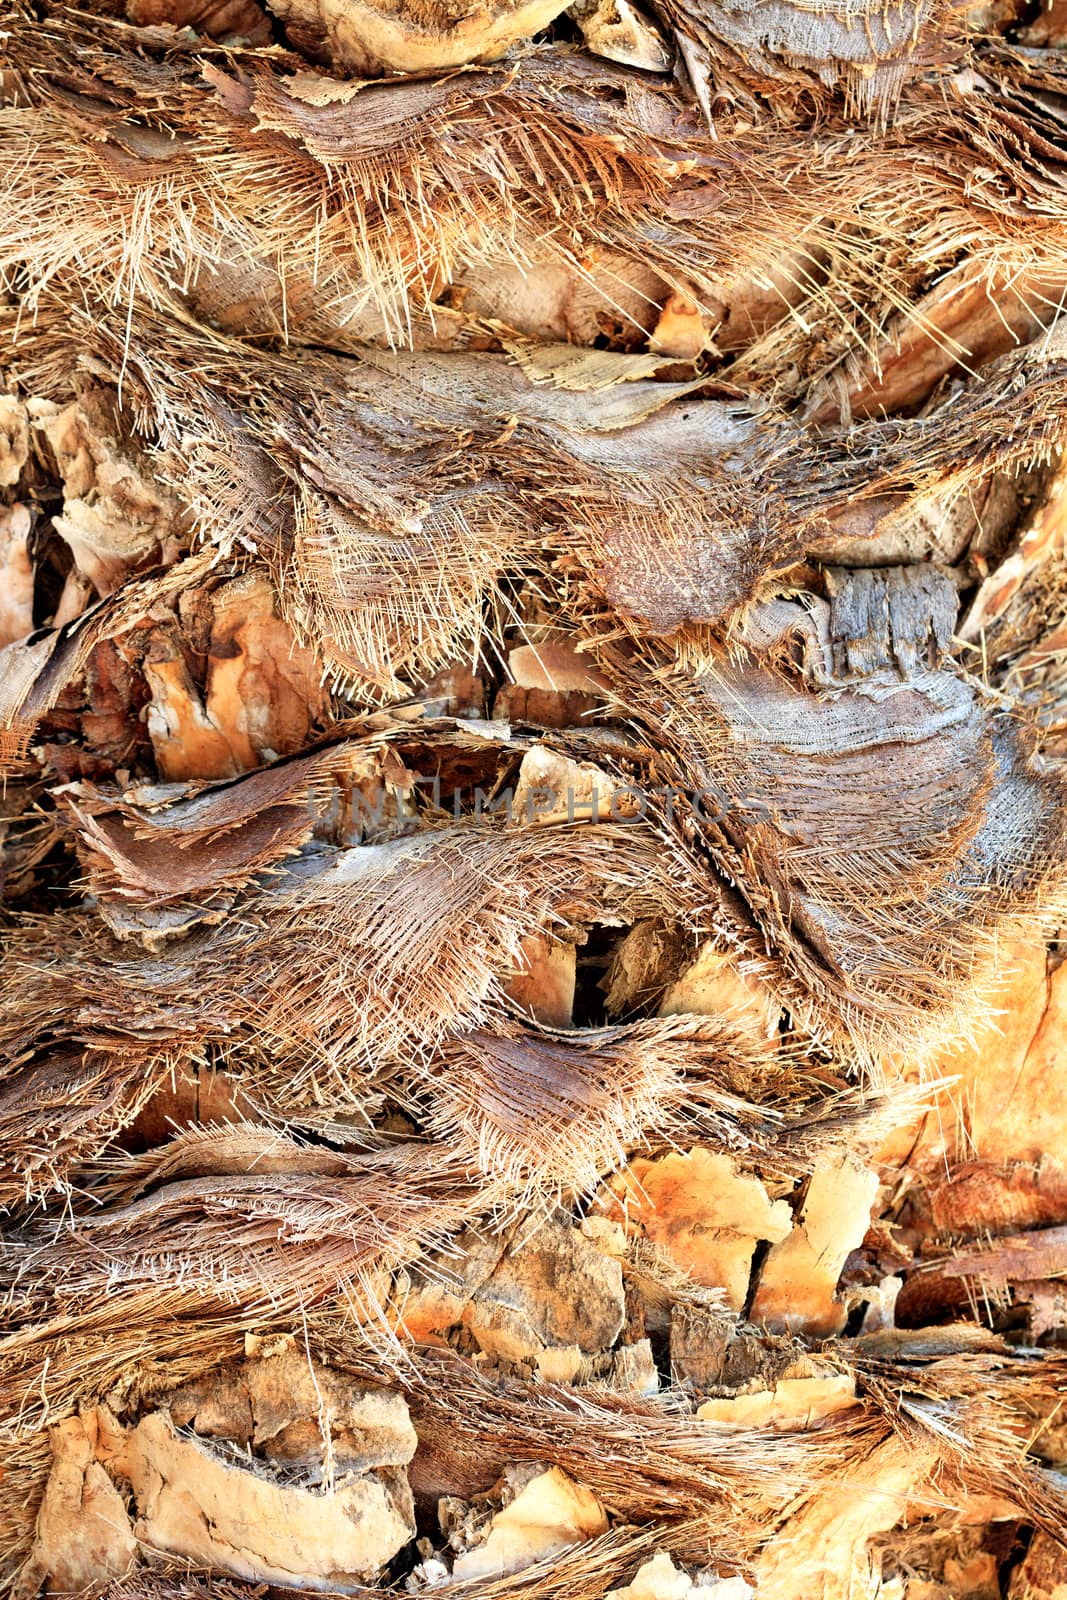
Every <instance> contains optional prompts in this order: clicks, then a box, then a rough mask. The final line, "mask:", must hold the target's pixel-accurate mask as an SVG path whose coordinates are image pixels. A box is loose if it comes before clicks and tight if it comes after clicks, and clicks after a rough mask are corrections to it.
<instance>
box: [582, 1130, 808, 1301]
mask: <svg viewBox="0 0 1067 1600" xmlns="http://www.w3.org/2000/svg"><path fill="white" fill-rule="evenodd" d="M611 1188H612V1192H613V1194H614V1196H615V1206H614V1207H613V1210H616V1211H617V1214H618V1215H620V1216H621V1217H622V1219H623V1222H624V1225H625V1227H626V1229H627V1232H628V1233H631V1234H640V1235H643V1236H644V1237H645V1238H648V1239H650V1240H651V1241H652V1242H653V1243H654V1244H655V1245H656V1246H658V1248H660V1249H661V1250H664V1251H665V1252H666V1253H667V1254H668V1255H669V1256H670V1258H671V1260H672V1261H674V1262H676V1263H677V1265H678V1266H679V1267H680V1268H681V1270H682V1271H683V1272H684V1273H686V1274H687V1275H688V1276H689V1277H690V1278H691V1279H692V1280H693V1282H694V1283H700V1284H704V1285H706V1286H707V1287H708V1288H718V1289H721V1290H722V1291H723V1296H724V1300H725V1303H726V1304H727V1305H728V1306H730V1307H732V1309H733V1310H735V1311H740V1310H741V1309H742V1308H743V1307H744V1304H745V1301H746V1300H747V1298H748V1289H749V1274H750V1270H751V1266H752V1258H753V1255H754V1253H755V1249H756V1245H757V1243H759V1241H761V1240H771V1241H780V1240H782V1239H785V1238H786V1237H787V1235H788V1233H789V1230H790V1228H791V1226H792V1213H791V1212H790V1209H789V1206H788V1205H787V1204H786V1202H785V1201H784V1200H774V1201H772V1200H771V1199H770V1198H769V1197H768V1194H767V1191H766V1189H765V1188H764V1187H763V1184H762V1183H760V1181H759V1179H758V1178H753V1177H748V1176H743V1175H742V1174H740V1173H739V1172H738V1171H737V1169H736V1167H735V1166H734V1164H733V1162H732V1161H731V1160H730V1158H729V1156H725V1155H720V1154H716V1153H713V1152H711V1151H708V1150H705V1149H702V1148H701V1147H700V1146H694V1148H693V1149H692V1150H690V1151H688V1153H687V1154H685V1155H680V1154H672V1155H668V1156H664V1157H662V1159H660V1160H658V1161H651V1160H649V1159H648V1158H646V1157H644V1156H639V1157H637V1158H635V1159H634V1160H633V1161H632V1162H631V1163H630V1165H629V1167H628V1169H627V1171H626V1172H625V1174H623V1175H622V1176H620V1177H619V1178H616V1179H613V1180H612V1184H611Z"/></svg>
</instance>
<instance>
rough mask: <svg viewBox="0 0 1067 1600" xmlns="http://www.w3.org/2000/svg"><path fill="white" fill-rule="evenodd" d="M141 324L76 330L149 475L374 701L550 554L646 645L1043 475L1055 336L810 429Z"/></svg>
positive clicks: (43, 333) (644, 391)
mask: <svg viewBox="0 0 1067 1600" xmlns="http://www.w3.org/2000/svg"><path fill="white" fill-rule="evenodd" d="M53 316H54V313H53ZM43 321H44V319H43V314H42V322H43ZM138 326H139V328H140V329H141V333H140V339H141V341H142V342H141V343H140V344H139V345H137V346H134V345H131V342H130V338H129V337H128V336H127V335H125V334H124V333H123V330H122V329H121V328H119V327H116V328H114V329H113V330H112V329H109V328H108V326H107V324H106V323H98V324H97V325H96V326H94V327H92V328H88V327H87V328H86V329H85V334H86V338H87V340H89V341H91V343H92V344H94V345H96V346H97V347H98V348H99V349H100V350H101V354H102V356H103V358H104V359H105V360H107V361H109V362H111V363H113V367H112V372H113V381H114V382H115V383H116V384H117V383H118V381H119V376H120V374H121V377H122V385H123V389H124V392H125V393H126V395H127V396H128V401H127V403H128V404H130V405H131V406H134V407H135V410H136V412H137V413H139V414H141V415H143V416H145V417H146V419H147V418H150V419H151V424H150V425H151V429H152V432H153V433H154V434H155V436H156V437H157V438H158V439H159V441H160V442H161V443H162V445H163V446H164V451H165V454H164V456H163V457H162V459H161V466H163V468H164V470H165V472H166V476H167V478H168V479H169V480H170V481H171V483H172V484H173V485H174V487H175V490H176V491H177V492H179V493H180V494H181V495H182V496H183V497H184V498H185V499H186V500H187V502H188V503H189V505H190V509H191V511H192V512H193V513H194V515H195V517H196V519H197V521H198V523H199V525H200V527H201V528H202V529H203V530H204V531H205V532H206V531H207V530H208V529H210V531H211V534H212V537H213V538H215V539H218V540H222V541H224V542H225V541H227V540H233V539H240V540H241V541H242V542H248V543H251V544H252V545H253V546H254V547H256V548H258V549H260V550H261V551H262V553H263V554H264V555H265V556H266V557H267V558H268V559H270V560H271V563H272V565H273V566H274V567H275V570H276V571H277V573H278V583H279V592H280V596H281V600H282V604H283V607H284V608H285V609H286V611H287V613H288V615H289V617H290V620H291V621H292V622H293V624H294V625H295V626H296V627H297V628H298V629H299V630H301V631H303V632H306V633H307V635H308V636H309V637H310V639H311V640H312V641H313V642H314V643H315V645H316V647H317V649H318V650H319V651H320V652H321V653H322V654H323V656H324V657H325V659H326V661H327V662H328V663H329V664H330V665H331V666H332V667H334V668H335V669H336V670H337V671H338V672H340V673H341V674H343V675H346V676H351V677H355V678H356V679H357V681H359V680H362V681H363V683H364V686H365V687H367V688H370V689H372V690H378V691H379V692H389V691H391V692H393V693H395V692H397V686H398V677H397V675H398V673H401V672H403V671H405V670H410V669H411V668H412V667H413V666H414V665H415V664H416V663H417V664H419V665H420V666H421V667H422V668H423V670H429V669H432V667H433V666H434V665H436V664H439V663H440V662H441V661H442V660H444V659H447V658H448V657H449V655H450V654H451V653H452V652H454V651H455V650H456V649H457V648H461V647H462V646H463V645H464V644H465V643H468V642H469V641H470V640H471V639H473V638H476V637H477V636H478V635H479V634H480V631H481V628H482V625H483V617H482V612H483V604H484V601H485V598H486V596H487V594H488V593H489V592H491V591H492V589H493V586H494V585H495V584H496V583H497V582H498V581H499V580H500V579H501V578H503V577H504V576H505V575H506V574H507V573H508V572H509V571H510V572H516V571H519V570H522V568H523V567H524V565H526V564H529V563H535V562H536V560H537V558H538V552H539V550H543V548H544V546H545V545H546V543H547V544H548V546H549V548H551V546H552V545H553V544H555V545H556V546H557V547H558V548H561V549H566V550H567V551H568V553H569V554H571V555H572V559H574V560H575V562H576V564H577V566H578V568H579V570H580V571H584V572H588V573H589V574H590V577H591V578H593V579H595V581H596V584H597V587H598V589H599V590H600V591H601V592H602V593H604V595H605V596H606V598H607V599H608V600H609V601H610V602H611V603H612V604H613V605H615V606H617V607H619V608H620V609H621V610H622V611H623V614H624V615H630V616H634V617H635V618H638V619H641V621H642V622H643V624H644V626H645V627H646V628H647V627H651V628H653V629H654V630H655V631H657V632H665V633H666V632H670V631H672V630H674V629H676V628H678V627H680V626H682V625H684V624H687V623H690V622H694V621H698V622H712V621H716V620H718V619H720V618H721V617H723V616H724V614H727V613H728V612H729V611H730V610H731V609H733V608H736V607H737V606H739V605H741V604H743V603H744V602H746V601H747V600H749V599H750V598H751V597H752V595H753V593H754V592H755V591H756V590H757V589H758V588H759V586H760V584H761V583H766V581H767V579H768V578H770V577H771V576H772V575H773V574H774V573H775V572H778V571H781V570H782V569H785V568H788V567H789V566H790V565H792V564H794V563H796V562H797V561H799V560H800V559H801V557H802V556H803V555H804V553H805V551H808V552H812V553H818V551H819V550H820V547H821V545H822V544H823V542H824V541H827V542H829V543H830V544H831V547H832V544H833V541H834V539H835V538H836V536H837V534H838V533H839V532H840V531H843V530H844V529H847V528H848V527H849V526H850V524H849V520H848V519H849V514H850V512H851V511H852V509H853V508H854V506H855V505H856V504H857V503H862V502H863V501H870V502H872V503H873V502H877V501H878V500H884V499H885V498H887V497H892V496H893V495H900V494H904V495H906V494H908V493H909V492H910V493H913V494H930V493H933V492H935V491H944V492H949V491H951V492H952V493H953V494H956V495H960V494H962V493H963V492H964V491H965V490H966V488H967V486H968V485H969V484H972V483H973V484H977V483H979V482H980V481H981V480H982V478H983V477H984V476H986V475H988V474H989V473H990V472H994V471H999V472H1007V471H1010V470H1012V469H1013V468H1014V467H1017V466H1022V465H1023V464H1026V465H1031V464H1033V463H1034V462H1035V461H1041V460H1043V459H1047V458H1048V457H1049V455H1050V454H1051V453H1052V451H1053V450H1054V448H1055V444H1056V440H1057V437H1058V426H1059V417H1060V412H1061V408H1062V403H1063V402H1062V392H1063V383H1064V376H1063V373H1064V367H1063V362H1062V358H1061V356H1060V338H1059V336H1058V335H1057V334H1056V333H1052V334H1050V335H1048V336H1046V337H1044V338H1042V339H1040V340H1038V341H1035V343H1034V344H1032V345H1029V346H1026V347H1025V348H1024V349H1023V350H1021V351H1020V352H1019V353H1017V354H1014V355H1011V356H1005V357H1002V358H1000V359H999V360H998V361H997V362H996V363H994V364H993V365H992V366H991V367H990V368H988V369H987V370H986V371H985V372H983V373H982V374H981V376H980V377H979V378H977V379H975V380H974V381H973V382H972V383H971V384H970V385H969V386H968V388H967V389H966V391H965V393H964V395H963V396H962V397H957V396H954V397H953V400H952V403H945V404H944V405H943V406H941V407H939V408H935V409H934V410H933V411H932V412H931V413H930V414H929V415H927V416H923V417H919V418H916V419H914V420H906V421H896V420H892V421H886V422H875V421H871V422H869V423H866V424H862V425H859V426H858V427H855V428H852V429H848V430H829V431H827V432H826V433H824V434H822V435H820V436H815V437H812V436H809V435H808V434H807V433H806V432H804V431H802V430H799V429H795V428H792V427H791V426H789V425H788V424H787V422H786V421H785V419H776V418H774V417H773V416H766V415H761V414H760V413H758V412H757V413H755V414H746V412H745V410H743V409H740V408H738V407H736V406H732V405H729V404H724V403H722V402H719V401H713V400H702V401H699V402H697V401H693V400H690V399H688V398H685V386H679V387H681V389H682V391H683V392H682V394H681V395H680V394H679V392H678V388H674V390H673V395H672V385H670V384H659V383H655V382H653V381H652V380H647V379H644V378H636V379H634V380H633V381H630V382H628V383H626V384H624V385H622V386H620V387H618V388H612V389H608V390H586V391H584V392H583V391H573V390H570V391H568V390H556V389H548V388H544V387H541V386H538V385H536V384H534V383H532V382H530V380H529V379H528V378H527V377H526V376H525V375H524V374H523V373H522V372H521V370H520V369H518V368H517V367H515V366H513V365H511V364H509V362H508V361H507V360H506V358H504V357H503V356H496V357H491V356H482V357H480V358H478V357H471V356H467V355H460V354H453V355H437V356H431V355H424V356H421V357H413V356H395V357H394V356H387V355H381V356H373V357H371V356H368V358H367V360H366V361H364V362H357V361H355V360H349V361H345V360H342V359H330V358H327V357H323V356H322V355H319V354H312V353H310V352H309V353H307V354H306V355H304V357H303V358H302V359H301V360H300V361H298V362H297V361H294V360H292V359H290V358H285V359H283V358H280V357H277V356H272V355H269V354H267V353H261V354H258V355H257V356H256V357H255V358H254V364H253V362H252V360H251V358H250V357H249V355H248V354H247V353H244V352H240V351H239V349H238V347H237V346H235V345H234V344H233V343H232V342H230V341H226V340H222V339H214V340H212V339H209V338H207V337H206V336H205V335H203V334H193V333H192V332H191V330H190V331H189V332H186V333H185V334H184V335H183V336H181V337H179V336H178V334H177V330H176V329H175V328H174V327H173V326H172V325H168V324H167V323H165V322H163V321H162V320H161V319H158V318H153V317H151V316H146V317H145V318H143V319H141V320H140V321H139V323H138ZM59 334H60V329H59V328H58V327H57V326H56V325H55V322H54V320H52V319H49V321H48V324H47V325H46V326H42V328H41V329H39V330H38V331H36V332H35V333H34V335H33V336H32V337H31V336H29V335H27V336H26V337H25V338H24V340H23V341H22V343H23V348H24V349H25V357H24V359H25V360H26V361H27V362H28V363H32V365H28V366H27V368H25V369H24V373H25V377H24V381H26V382H28V383H30V384H33V385H36V384H38V383H41V384H42V386H43V387H44V388H45V389H46V390H47V389H48V388H49V387H50V386H51V383H56V382H60V381H63V380H61V379H60V378H59V372H61V371H62V370H63V366H64V365H65V359H66V357H67V356H69V346H68V345H67V343H66V338H65V331H64V334H63V336H62V337H58V336H59ZM194 341H195V342H194ZM194 351H195V354H194ZM617 359H618V360H619V361H620V362H621V363H623V364H625V361H626V359H627V358H625V357H619V358H617ZM57 369H58V370H57ZM253 375H254V377H253ZM622 375H623V376H626V375H627V374H626V373H625V371H624V372H623V374H622ZM49 379H50V380H51V383H50V381H49ZM324 395H328V396H329V397H330V404H329V414H328V415H327V414H326V411H325V410H324V407H323V396H324ZM1009 396H1010V398H1011V403H1012V405H1013V408H1014V416H1015V418H1016V422H1015V426H1014V428H1013V431H1012V433H1011V435H1010V436H1008V437H1005V435H1004V432H1003V429H1002V427H1001V426H1000V411H1001V407H1002V406H1003V404H1004V403H1005V401H1006V400H1007V398H1008V397H1009ZM243 397H247V398H243ZM242 404H243V408H244V415H243V416H242V415H241V414H240V413H239V412H238V411H237V409H236V406H237V405H242ZM428 417H432V419H433V420H432V421H431V420H428ZM205 424H206V426H205ZM413 424H415V425H416V432H415V439H416V440H417V443H413V441H412V425H413ZM193 440H195V441H196V444H195V448H192V449H190V448H189V444H190V443H191V442H192V441H193ZM667 452H669V453H670V455H671V457H672V458H673V461H674V467H673V471H671V472H670V473H667V472H665V471H664V470H663V468H662V461H663V459H664V456H665V454H666V453H667ZM505 468H506V471H505V470H503V469H505ZM635 476H636V479H637V481H638V482H639V483H640V485H641V487H640V493H639V495H635V492H634V484H635ZM563 486H565V487H563ZM264 493H266V499H264ZM606 526H609V527H610V528H611V529H612V531H611V534H610V535H607V534H606V533H605V527H606ZM540 559H541V560H542V561H543V560H544V556H543V554H542V555H541V557H540ZM160 581H161V582H162V581H165V580H162V579H161V580H160ZM90 626H91V624H90ZM46 670H47V669H46ZM34 694H36V696H37V698H38V699H40V691H39V690H36V689H35V690H34V691H33V693H30V694H29V695H28V697H27V698H26V699H25V700H24V704H32V703H33V698H34ZM19 714H20V713H19V710H18V707H17V706H16V708H15V710H14V712H9V715H11V716H13V718H17V717H18V715H19ZM21 715H23V716H25V711H23V712H22V713H21Z"/></svg>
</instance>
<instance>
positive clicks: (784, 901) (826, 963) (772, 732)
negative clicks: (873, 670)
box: [621, 608, 1064, 1049]
mask: <svg viewBox="0 0 1067 1600" xmlns="http://www.w3.org/2000/svg"><path fill="white" fill-rule="evenodd" d="M802 618H803V613H802V612H800V611H799V608H798V611H797V620H798V621H799V620H802ZM621 686H622V687H623V692H624V693H626V694H627V697H628V700H629V703H630V704H631V705H632V707H633V709H634V711H635V713H636V715H637V716H639V717H640V718H641V719H642V720H643V721H645V722H646V723H647V724H648V725H649V726H651V725H653V724H655V725H658V726H659V727H660V728H661V729H662V737H663V741H664V744H665V746H666V747H667V749H668V750H673V751H674V752H675V763H676V764H675V768H674V770H675V781H676V782H677V784H678V791H679V795H680V801H679V804H678V806H677V808H676V809H677V815H676V817H675V819H674V825H675V826H676V827H679V828H681V829H684V830H685V831H686V832H687V833H688V835H689V837H690V839H691V840H692V841H693V843H694V845H695V846H696V848H697V849H698V850H701V851H706V852H707V854H708V856H709V857H710V859H711V861H712V862H713V863H714V865H715V868H716V870H717V872H718V873H720V874H721V875H722V877H723V878H724V879H725V880H726V881H727V882H728V883H729V884H731V885H732V886H733V888H734V892H735V895H736V897H737V898H736V901H735V906H734V912H735V915H736V917H737V927H738V932H739V934H740V935H741V936H742V937H746V936H747V937H748V938H750V939H753V942H754V945H755V947H756V948H757V949H761V950H764V951H766V952H767V953H770V954H771V955H772V957H773V959H774V960H775V961H776V962H777V963H778V964H779V967H778V970H779V981H780V982H781V983H782V985H783V987H784V989H785V990H786V991H787V992H788V993H789V995H790V999H791V1004H792V1006H793V1008H794V1009H795V1011H796V1012H797V1014H798V1015H800V1016H802V1017H807V1018H808V1019H809V1021H810V1023H811V1025H812V1026H813V1027H814V1028H815V1030H816V1031H817V1032H818V1033H823V1034H828V1035H830V1036H831V1037H833V1036H835V1035H836V1036H837V1037H842V1038H848V1037H850V1036H851V1038H852V1039H853V1041H854V1044H856V1045H859V1047H860V1048H861V1049H863V1048H867V1049H877V1048H878V1045H879V1041H882V1042H885V1041H886V1040H888V1039H889V1038H891V1037H892V1038H897V1039H905V1038H907V1037H908V1035H909V1033H910V1034H911V1035H912V1036H913V1037H914V1038H916V1039H921V1038H922V1035H923V1032H924V1030H925V1031H926V1032H927V1033H929V1031H930V1030H931V1029H933V1030H935V1031H936V1030H938V1029H943V1030H945V1031H946V1032H951V1031H952V1030H953V1029H954V1027H956V1026H958V1022H959V1018H960V1017H961V1015H963V1014H964V1013H965V1011H966V1008H967V1007H968V1005H970V1006H971V1007H973V1005H974V1000H973V991H972V990H971V988H970V985H971V982H972V980H973V978H974V977H976V976H978V975H980V973H981V972H982V970H983V968H984V967H985V966H986V965H987V964H988V962H989V961H990V960H991V959H993V958H994V955H995V948H996V940H997V938H998V936H1000V935H1001V934H1002V933H1003V931H1004V930H1005V929H1006V928H1008V927H1011V926H1012V925H1016V926H1019V925H1025V924H1026V922H1027V921H1028V920H1029V921H1031V922H1033V921H1036V922H1037V923H1038V925H1041V924H1042V922H1043V921H1044V923H1045V924H1046V925H1051V924H1052V923H1053V922H1055V920H1056V918H1057V917H1058V915H1059V914H1060V913H1059V911H1058V909H1057V908H1058V906H1059V904H1060V896H1061V895H1062V881H1063V880H1062V866H1061V863H1062V854H1063V842H1064V835H1063V816H1064V797H1063V794H1062V790H1061V785H1060V782H1059V780H1058V778H1057V777H1055V776H1053V775H1051V774H1049V773H1047V772H1045V771H1043V770H1042V769H1041V766H1040V764H1039V763H1038V762H1037V761H1036V759H1035V746H1034V741H1033V736H1032V734H1031V732H1030V730H1029V728H1028V726H1027V724H1026V723H1025V722H1024V721H1022V720H1014V719H1012V718H1011V717H1009V716H1006V715H1005V714H1004V713H1003V712H1002V711H998V710H994V709H993V708H991V707H985V706H983V705H982V702H981V697H980V696H979V695H976V693H975V691H974V690H972V689H971V688H969V687H968V686H966V685H965V684H963V683H961V682H960V681H959V679H958V678H957V677H955V676H954V675H953V674H952V673H951V672H948V671H925V672H923V673H921V674H919V675H918V676H916V677H913V678H912V679H911V680H910V681H908V682H901V681H900V680H899V678H898V679H897V681H896V682H895V683H893V682H892V681H890V682H888V683H886V682H883V683H882V684H881V685H880V686H879V685H878V684H877V683H875V682H873V681H872V682H871V683H859V684H857V685H855V686H854V687H851V688H847V689H841V690H839V692H838V693H837V694H836V695H835V696H834V697H833V698H824V697H820V696H818V695H817V694H815V693H813V692H812V690H811V688H810V687H809V686H808V685H807V684H806V683H805V682H804V681H803V680H800V679H798V678H797V677H790V676H788V675H786V674H784V673H783V672H782V671H781V669H780V668H779V667H777V666H776V665H775V664H774V663H773V662H768V661H766V660H763V661H761V660H760V658H759V657H758V656H756V655H753V654H747V653H741V654H735V655H734V657H733V658H732V659H731V658H730V657H729V656H727V655H726V654H725V653H724V654H722V655H720V656H719V657H718V658H717V659H715V658H713V659H709V660H708V661H706V662H705V664H704V666H703V668H702V669H698V670H697V671H695V672H693V673H686V672H682V671H679V669H678V668H677V667H676V666H674V665H664V666H661V667H659V668H656V666H655V665H654V663H653V662H652V661H650V662H649V666H648V670H646V671H645V672H644V673H641V674H638V673H637V672H635V671H634V670H633V669H632V668H631V669H627V671H626V672H624V673H623V674H622V676H621ZM887 748H889V749H893V748H895V749H896V751H897V752H898V760H895V761H888V760H887V756H886V751H887ZM683 773H684V774H685V778H686V781H687V782H688V783H689V784H690V786H692V784H693V780H694V779H696V780H697V787H698V788H699V787H700V786H702V785H705V784H706V786H707V787H706V789H705V790H704V804H703V805H702V806H699V807H698V808H697V810H696V815H695V816H694V814H693V809H694V808H693V805H692V802H691V801H690V802H688V803H687V800H686V791H685V789H684V788H683V786H682V780H681V774H683ZM709 797H712V798H710V799H709ZM890 862H892V868H891V869H890V867H889V863H890ZM879 885H884V890H885V892H884V894H880V893H879V891H878V886H879ZM920 907H921V913H920V912H919V908H920ZM746 929H747V930H748V931H747V935H746V931H745V930H746ZM887 1030H888V1032H887Z"/></svg>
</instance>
